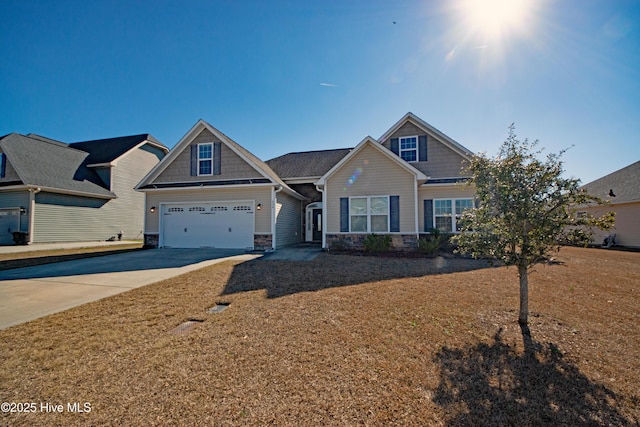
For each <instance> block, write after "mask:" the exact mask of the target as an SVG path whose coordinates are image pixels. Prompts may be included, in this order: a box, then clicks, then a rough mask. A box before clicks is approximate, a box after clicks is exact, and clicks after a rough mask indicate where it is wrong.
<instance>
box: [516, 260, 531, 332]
mask: <svg viewBox="0 0 640 427" xmlns="http://www.w3.org/2000/svg"><path fill="white" fill-rule="evenodd" d="M518 275H519V276H520V316H519V317H518V322H519V323H520V324H521V325H526V324H527V323H529V271H528V270H527V267H526V266H524V265H519V266H518Z"/></svg>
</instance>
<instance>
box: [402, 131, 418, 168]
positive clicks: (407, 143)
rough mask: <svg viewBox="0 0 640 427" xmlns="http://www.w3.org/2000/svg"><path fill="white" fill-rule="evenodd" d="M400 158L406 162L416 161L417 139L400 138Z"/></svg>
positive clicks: (415, 137) (412, 137) (414, 137)
mask: <svg viewBox="0 0 640 427" xmlns="http://www.w3.org/2000/svg"><path fill="white" fill-rule="evenodd" d="M400 157H401V158H402V160H404V161H406V162H415V161H416V160H418V137H417V136H406V137H403V138H400Z"/></svg>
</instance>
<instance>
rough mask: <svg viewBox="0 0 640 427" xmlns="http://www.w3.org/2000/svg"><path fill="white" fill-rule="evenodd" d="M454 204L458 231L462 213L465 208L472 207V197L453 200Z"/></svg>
mask: <svg viewBox="0 0 640 427" xmlns="http://www.w3.org/2000/svg"><path fill="white" fill-rule="evenodd" d="M455 205H456V215H455V221H456V231H460V218H461V217H462V213H463V212H464V211H465V210H467V209H471V208H473V200H472V199H458V200H456V201H455Z"/></svg>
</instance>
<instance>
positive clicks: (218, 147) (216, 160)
mask: <svg viewBox="0 0 640 427" xmlns="http://www.w3.org/2000/svg"><path fill="white" fill-rule="evenodd" d="M221 151H222V143H221V142H214V143H213V174H214V175H220V173H221V170H220V165H221V163H220V152H221Z"/></svg>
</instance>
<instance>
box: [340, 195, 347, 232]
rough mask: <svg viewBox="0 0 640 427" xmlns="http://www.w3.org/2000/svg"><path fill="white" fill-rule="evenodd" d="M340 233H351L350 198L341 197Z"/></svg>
mask: <svg viewBox="0 0 640 427" xmlns="http://www.w3.org/2000/svg"><path fill="white" fill-rule="evenodd" d="M340 232H342V233H348V232H349V198H348V197H340Z"/></svg>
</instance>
